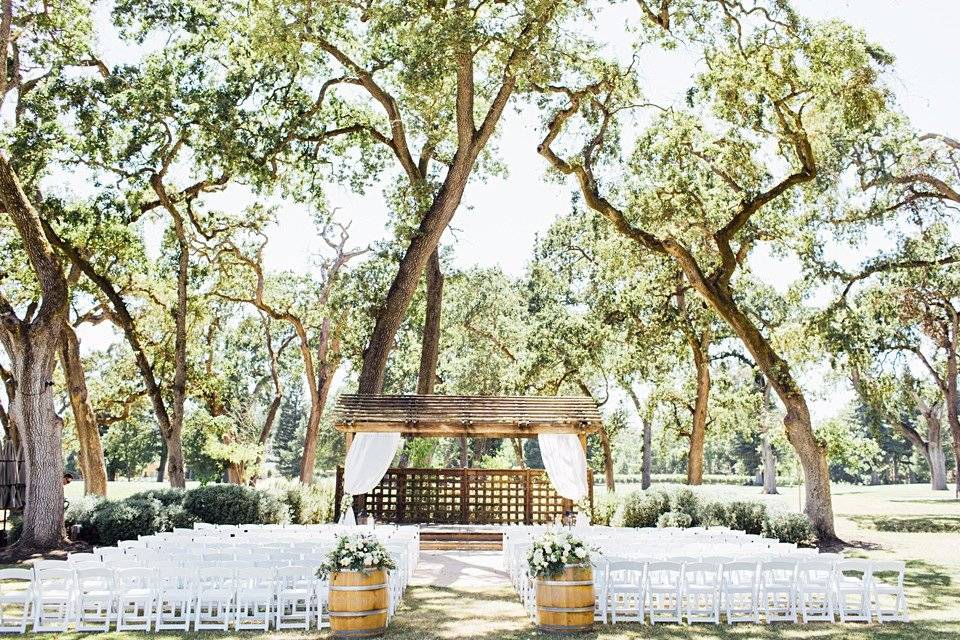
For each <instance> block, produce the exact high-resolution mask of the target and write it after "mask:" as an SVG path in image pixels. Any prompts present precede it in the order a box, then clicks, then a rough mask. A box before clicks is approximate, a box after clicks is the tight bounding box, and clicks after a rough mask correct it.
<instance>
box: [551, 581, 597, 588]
mask: <svg viewBox="0 0 960 640" xmlns="http://www.w3.org/2000/svg"><path fill="white" fill-rule="evenodd" d="M540 584H542V585H544V586H546V587H585V586H587V585H590V586H593V580H541V581H540Z"/></svg>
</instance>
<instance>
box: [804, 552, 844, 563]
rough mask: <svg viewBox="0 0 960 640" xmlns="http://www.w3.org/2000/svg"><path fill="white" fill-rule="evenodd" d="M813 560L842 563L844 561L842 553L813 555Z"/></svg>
mask: <svg viewBox="0 0 960 640" xmlns="http://www.w3.org/2000/svg"><path fill="white" fill-rule="evenodd" d="M811 559H813V560H819V561H821V562H840V561H841V560H843V554H842V553H818V554H816V555H811Z"/></svg>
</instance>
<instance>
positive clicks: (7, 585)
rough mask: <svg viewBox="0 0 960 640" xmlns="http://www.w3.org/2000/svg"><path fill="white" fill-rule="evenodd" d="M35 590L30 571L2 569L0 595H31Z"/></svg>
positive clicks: (0, 573) (0, 570)
mask: <svg viewBox="0 0 960 640" xmlns="http://www.w3.org/2000/svg"><path fill="white" fill-rule="evenodd" d="M32 589H33V571H32V570H30V569H0V594H7V595H10V594H13V593H17V594H21V593H29V592H30V591H31V590H32Z"/></svg>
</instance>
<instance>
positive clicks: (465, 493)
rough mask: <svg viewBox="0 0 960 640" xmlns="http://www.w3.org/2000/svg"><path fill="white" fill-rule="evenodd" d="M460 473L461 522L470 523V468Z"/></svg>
mask: <svg viewBox="0 0 960 640" xmlns="http://www.w3.org/2000/svg"><path fill="white" fill-rule="evenodd" d="M461 472H462V473H461V474H460V524H469V523H470V505H469V504H468V503H469V502H470V469H462V470H461Z"/></svg>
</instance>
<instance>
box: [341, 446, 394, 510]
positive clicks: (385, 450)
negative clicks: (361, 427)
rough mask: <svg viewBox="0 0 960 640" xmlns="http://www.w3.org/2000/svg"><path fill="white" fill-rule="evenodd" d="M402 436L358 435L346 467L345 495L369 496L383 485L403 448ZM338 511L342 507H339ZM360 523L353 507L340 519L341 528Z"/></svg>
mask: <svg viewBox="0 0 960 640" xmlns="http://www.w3.org/2000/svg"><path fill="white" fill-rule="evenodd" d="M400 440H401V439H400V434H399V433H358V434H357V435H356V436H354V438H353V443H352V444H351V445H350V450H349V451H347V459H346V461H345V462H344V464H343V493H344V494H345V495H352V496H353V495H358V494H361V493H367V492H368V491H371V490H372V489H373V488H374V487H376V486H377V485H378V484H380V480H382V479H383V475H384V474H385V473H386V472H387V469H388V468H390V463H391V462H392V461H393V456H394V455H395V454H396V453H397V447H398V446H399V445H400ZM337 507H338V508H339V505H337ZM356 523H357V519H356V516H355V515H354V513H353V507H352V506H350V507H348V508H347V510H346V511H345V512H344V513H343V515H342V516H340V524H346V525H354V524H356Z"/></svg>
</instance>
